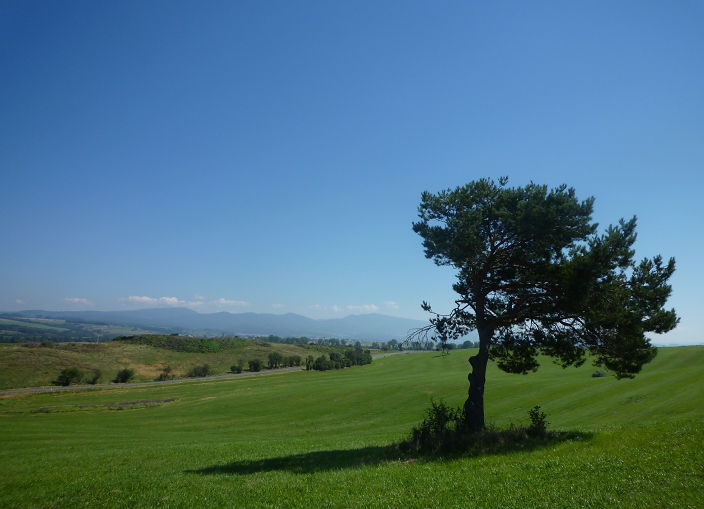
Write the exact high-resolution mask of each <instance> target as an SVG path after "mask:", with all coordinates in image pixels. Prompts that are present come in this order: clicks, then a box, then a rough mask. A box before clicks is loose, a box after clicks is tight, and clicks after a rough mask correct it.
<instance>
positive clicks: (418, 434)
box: [399, 401, 557, 455]
mask: <svg viewBox="0 0 704 509" xmlns="http://www.w3.org/2000/svg"><path fill="white" fill-rule="evenodd" d="M528 416H529V417H530V421H531V424H530V426H528V427H524V426H515V425H513V424H512V425H510V426H509V427H508V428H506V429H498V428H494V427H491V426H490V427H487V428H486V429H484V430H482V431H477V432H472V431H470V430H468V429H467V428H466V426H464V425H463V424H464V419H465V416H464V412H463V409H462V408H451V407H449V406H447V405H446V404H445V403H444V402H442V401H440V402H436V401H432V402H431V406H430V408H428V409H427V410H426V415H425V419H423V421H422V422H421V423H420V424H419V425H418V426H416V427H415V428H413V429H412V430H411V436H410V437H409V438H408V439H407V440H405V441H403V442H401V443H400V444H399V449H400V451H401V452H403V453H405V454H411V455H413V454H430V455H434V454H456V453H469V454H482V453H489V452H498V451H507V450H516V449H521V448H525V447H526V446H530V445H535V444H536V443H538V442H541V441H542V442H545V441H549V440H551V439H553V438H555V437H557V434H554V433H551V432H548V431H547V425H548V424H549V423H548V422H547V421H546V415H545V413H544V412H541V411H540V407H539V406H535V407H533V408H531V409H530V410H529V411H528Z"/></svg>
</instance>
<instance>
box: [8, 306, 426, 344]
mask: <svg viewBox="0 0 704 509" xmlns="http://www.w3.org/2000/svg"><path fill="white" fill-rule="evenodd" d="M2 316H3V317H4V318H5V319H9V320H12V319H15V320H21V319H29V318H34V319H36V318H42V319H54V320H65V321H67V322H70V323H86V324H103V325H114V326H120V327H137V328H140V329H144V330H151V331H154V332H179V333H189V334H196V335H223V334H224V335H248V336H256V335H258V336H266V335H270V334H271V335H275V336H284V337H286V336H297V337H298V336H307V337H311V338H316V337H328V338H341V339H342V338H344V339H355V340H357V339H359V340H369V341H388V340H391V339H404V338H405V337H406V335H407V334H408V332H409V331H410V330H412V329H415V328H418V327H422V326H423V325H425V324H426V322H423V321H420V320H412V319H408V318H398V317H394V316H388V315H382V314H376V313H370V314H363V315H350V316H346V317H344V318H334V319H326V320H315V319H313V318H308V317H306V316H303V315H298V314H294V313H287V314H266V313H227V312H220V313H197V312H196V311H193V310H191V309H188V308H154V309H140V310H133V311H44V310H29V311H20V312H16V313H4V314H3V315H2ZM1 328H2V327H1V326H0V329H1Z"/></svg>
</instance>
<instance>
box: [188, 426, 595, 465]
mask: <svg viewBox="0 0 704 509" xmlns="http://www.w3.org/2000/svg"><path fill="white" fill-rule="evenodd" d="M592 436H593V434H592V433H583V432H578V431H561V432H553V433H551V434H550V435H549V436H548V437H541V438H536V439H530V440H526V441H522V442H512V443H497V444H493V445H489V446H487V445H486V444H483V446H482V447H480V448H474V449H471V450H469V451H463V452H453V453H444V454H441V453H436V454H408V453H404V452H403V451H402V449H401V448H400V447H399V444H390V445H386V446H371V447H362V448H359V449H339V450H329V451H314V452H308V453H303V454H292V455H290V456H280V457H276V458H264V459H258V460H241V461H233V462H232V463H227V464H225V465H213V466H210V467H205V468H200V469H197V470H186V473H189V474H201V475H210V474H231V475H249V474H256V473H261V472H277V471H283V472H291V473H294V474H313V473H316V472H324V471H329V470H342V469H348V468H358V467H364V466H368V465H378V464H381V463H388V462H392V461H396V462H401V463H404V462H413V461H420V462H431V461H439V460H443V459H457V458H469V457H476V456H488V455H499V454H511V453H516V452H528V451H532V450H535V449H542V448H544V447H550V446H554V445H557V444H559V443H561V442H567V441H585V440H589V439H590V438H592Z"/></svg>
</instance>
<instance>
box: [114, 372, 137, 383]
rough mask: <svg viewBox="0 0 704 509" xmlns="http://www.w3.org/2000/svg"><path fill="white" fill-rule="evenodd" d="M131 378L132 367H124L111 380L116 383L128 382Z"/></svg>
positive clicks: (132, 375) (132, 373) (132, 376)
mask: <svg viewBox="0 0 704 509" xmlns="http://www.w3.org/2000/svg"><path fill="white" fill-rule="evenodd" d="M133 378H134V369H130V368H125V369H121V370H120V371H118V372H117V375H116V376H115V380H113V382H115V383H116V384H124V383H127V382H129V381H130V380H132V379H133Z"/></svg>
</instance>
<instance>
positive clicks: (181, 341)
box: [113, 334, 247, 353]
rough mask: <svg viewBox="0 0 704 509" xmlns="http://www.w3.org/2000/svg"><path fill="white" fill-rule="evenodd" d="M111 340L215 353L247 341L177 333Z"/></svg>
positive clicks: (183, 350) (177, 350)
mask: <svg viewBox="0 0 704 509" xmlns="http://www.w3.org/2000/svg"><path fill="white" fill-rule="evenodd" d="M113 341H122V342H124V343H131V344H136V345H149V346H153V347H156V348H165V349H167V350H173V351H176V352H189V353H216V352H221V351H223V350H227V349H229V348H235V347H238V346H242V345H243V344H245V343H246V342H247V340H245V339H241V338H192V337H185V336H179V335H178V334H170V335H162V334H139V335H136V336H120V337H118V338H115V339H114V340H113Z"/></svg>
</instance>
